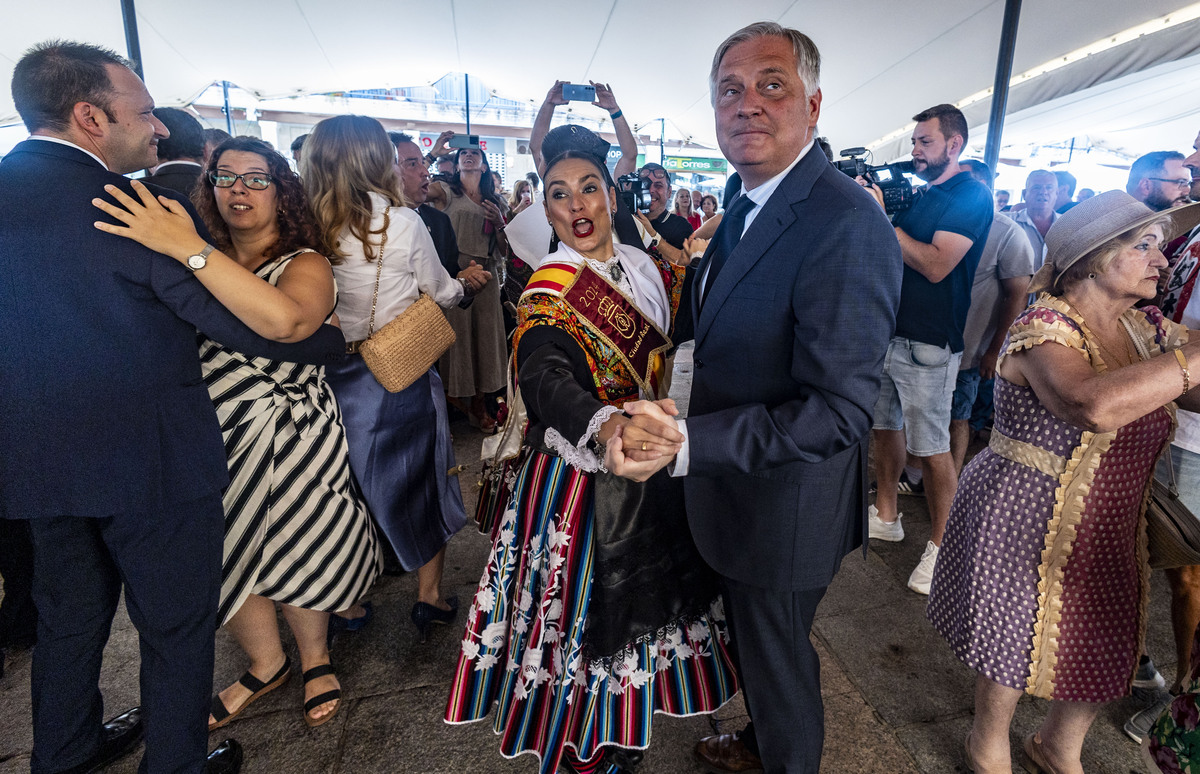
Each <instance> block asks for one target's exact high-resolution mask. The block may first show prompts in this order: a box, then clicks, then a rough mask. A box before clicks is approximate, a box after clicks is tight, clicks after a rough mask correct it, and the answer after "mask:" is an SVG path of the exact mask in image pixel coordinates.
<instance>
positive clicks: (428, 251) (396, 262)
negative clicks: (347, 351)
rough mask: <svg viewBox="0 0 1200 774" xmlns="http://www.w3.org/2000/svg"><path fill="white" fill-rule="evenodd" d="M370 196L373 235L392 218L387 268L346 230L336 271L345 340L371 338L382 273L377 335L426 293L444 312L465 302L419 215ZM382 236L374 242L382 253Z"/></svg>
mask: <svg viewBox="0 0 1200 774" xmlns="http://www.w3.org/2000/svg"><path fill="white" fill-rule="evenodd" d="M369 195H370V197H371V230H372V231H378V230H380V229H382V228H383V215H384V213H385V212H386V213H387V214H388V217H389V219H390V221H391V222H390V224H389V225H388V230H387V247H386V248H385V249H384V253H383V267H382V268H378V266H379V265H378V264H377V263H376V261H378V260H379V259H378V258H376V259H375V261H368V260H366V257H365V255H364V253H363V245H362V242H361V241H360V240H359V239H358V238H357V237H355V236H354V235H353V234H351V233H350V229H345V230H344V231H342V234H341V236H340V237H339V239H338V247H339V248H340V250H341V252H342V253H343V254H345V255H346V257H345V258H343V259H342V262H341V263H340V264H338V265H337V266H334V267H333V276H334V278H336V279H337V284H338V303H337V315H338V319H339V320H341V323H342V332H343V333H344V334H345V336H346V341H362V340H363V339H365V338H367V335H368V323H369V321H370V319H371V301H372V298H373V297H374V295H375V274H376V271H377V269H378V271H379V301H378V303H377V304H376V306H375V330H379V329H380V328H382V327H383V326H385V325H387V324H388V323H390V322H391V321H392V320H394V319H396V317H398V316H399V315H400V313H401V312H403V311H404V310H405V309H408V307H410V306H412V304H413V302H415V301H416V300H417V298H418V297H419V296H420V294H421V293H422V292H425V293H428V294H429V295H430V296H432V297H433V300H434V301H436V302H437V305H438V306H440V307H442V308H443V309H445V308H448V307H451V306H454V305H455V304H457V303H458V302H459V301H461V300H462V297H463V287H462V283H460V282H458V281H457V280H455V279H454V278H452V277H451V276H450V275H449V274H447V273H446V270H445V269H444V268H443V267H442V262H441V261H440V260H439V259H438V254H437V249H436V248H435V247H434V245H433V238H432V237H430V236H429V231H428V230H427V229H426V228H425V223H424V222H422V220H421V216H419V215H417V213H416V210H410V209H409V208H407V207H389V206H388V204H387V200H386V199H384V198H383V197H382V196H380V195H379V194H377V193H371V194H369ZM378 239H379V237H372V240H371V241H372V244H373V245H374V246H375V247H376V252H378V243H377V241H376V240H378Z"/></svg>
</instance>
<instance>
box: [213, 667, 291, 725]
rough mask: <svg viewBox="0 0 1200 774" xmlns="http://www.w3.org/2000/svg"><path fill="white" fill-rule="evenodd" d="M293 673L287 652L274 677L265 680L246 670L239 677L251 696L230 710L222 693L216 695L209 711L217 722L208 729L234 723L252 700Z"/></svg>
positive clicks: (282, 682) (271, 689)
mask: <svg viewBox="0 0 1200 774" xmlns="http://www.w3.org/2000/svg"><path fill="white" fill-rule="evenodd" d="M291 674H292V660H291V659H290V658H288V656H287V655H286V654H285V655H284V657H283V666H282V667H280V669H279V671H278V672H276V673H275V676H274V677H272V678H271V679H270V680H268V681H266V682H263V681H262V680H259V679H258V678H257V677H255V676H254V675H252V674H250V670H246V672H245V673H244V674H242V676H241V677H239V678H238V682H239V683H241V684H242V686H243V687H244V688H245V689H246V690H248V691H250V698H248V699H246V700H245V701H244V702H242V705H241V706H240V707H238V708H237V709H236V710H234V711H233V712H230V711H229V708H228V707H226V706H225V702H223V701H221V694H217V695H216V696H214V697H213V700H212V706H211V707H210V708H209V712H210V713H212V716H213V718H214V720H215V721H216V722H214V723H209V724H208V730H209V731H212V730H214V729H218V728H221V727H223V726H227V725H229V724H230V723H232V722H233V721H234V720H236V719H237V716H238V715H240V714H242V710H244V709H246V708H247V707H249V706H250V703H251V702H253V701H254V700H255V699H257V698H259V697H261V696H264V695H265V694H268V693H270V692H271V691H273V690H275V689H276V688H278V687H279V686H281V685H283V684H284V683H285V682H286V681H287V679H288V677H290V676H291Z"/></svg>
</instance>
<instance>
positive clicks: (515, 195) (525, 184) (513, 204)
mask: <svg viewBox="0 0 1200 774" xmlns="http://www.w3.org/2000/svg"><path fill="white" fill-rule="evenodd" d="M527 188H528V189H529V198H530V199H532V198H533V185H532V184H531V183H530V182H529V181H528V180H526V179H525V178H523V177H522V178H521V179H519V180H517V182H515V183H513V189H512V195H511V196H509V197H508V208H509V209H510V210H515V209H516V208H517V205H518V204H520V203H521V192H522V191H524V190H525V189H527Z"/></svg>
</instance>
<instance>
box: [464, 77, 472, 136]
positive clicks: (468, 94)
mask: <svg viewBox="0 0 1200 774" xmlns="http://www.w3.org/2000/svg"><path fill="white" fill-rule="evenodd" d="M463 91H464V92H466V97H467V135H468V136H469V135H470V134H471V76H469V75H467V74H466V73H463Z"/></svg>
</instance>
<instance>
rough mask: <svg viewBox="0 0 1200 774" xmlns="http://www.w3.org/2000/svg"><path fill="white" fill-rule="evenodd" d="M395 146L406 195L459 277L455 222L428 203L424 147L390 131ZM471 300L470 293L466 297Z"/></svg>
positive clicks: (447, 264)
mask: <svg viewBox="0 0 1200 774" xmlns="http://www.w3.org/2000/svg"><path fill="white" fill-rule="evenodd" d="M388 137H389V138H390V139H391V141H392V145H395V146H396V165H397V166H398V167H399V168H400V183H401V185H403V186H404V196H405V197H406V198H407V199H408V201H409V203H410V204H411V205H412V206H413V207H414V208H415V209H416V211H417V214H418V215H420V216H421V222H422V223H424V224H425V228H426V229H428V231H429V236H431V237H432V238H433V246H434V247H435V248H437V254H438V259H439V260H440V261H441V262H442V267H443V268H444V269H445V270H446V273H447V274H449V275H450V276H451V277H457V276H458V273H459V272H460V271H462V269H460V268H459V266H458V239H457V238H456V237H455V236H454V225H453V224H452V223H451V222H450V216H449V215H447V214H446V213H444V212H442V211H441V210H439V209H438V208H437V207H434V206H432V205H429V204H426V203H425V202H426V199H428V198H429V166H428V165H427V164H426V163H425V157H424V155H423V154H422V153H421V149H420V147H418V146H417V143H416V141H414V140H413V138H412V136H411V135H408V134H405V133H404V132H388ZM463 300H464V301H467V300H468V298H467V297H466V296H464V297H463Z"/></svg>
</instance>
